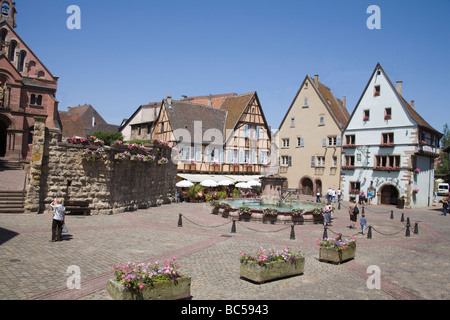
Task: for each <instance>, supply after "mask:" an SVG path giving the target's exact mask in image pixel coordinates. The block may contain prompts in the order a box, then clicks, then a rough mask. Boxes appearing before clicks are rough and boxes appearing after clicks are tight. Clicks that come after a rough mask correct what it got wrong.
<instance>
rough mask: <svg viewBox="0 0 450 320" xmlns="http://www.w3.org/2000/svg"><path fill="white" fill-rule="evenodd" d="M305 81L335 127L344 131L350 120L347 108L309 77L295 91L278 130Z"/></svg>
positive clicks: (330, 92)
mask: <svg viewBox="0 0 450 320" xmlns="http://www.w3.org/2000/svg"><path fill="white" fill-rule="evenodd" d="M306 81H308V82H309V84H310V85H311V86H312V87H313V88H314V90H315V91H316V93H317V95H318V96H319V98H320V100H321V101H322V103H323V104H324V106H325V108H326V109H327V110H328V113H329V114H330V115H331V117H332V118H333V120H334V121H335V123H336V125H337V126H338V127H339V128H340V130H341V131H342V130H344V128H345V127H346V126H347V123H348V121H349V119H350V113H349V112H348V110H347V108H346V107H345V106H344V103H343V102H342V100H340V99H337V98H336V97H335V96H334V94H333V92H332V91H331V90H330V88H328V87H327V86H325V85H324V84H323V83H321V82H320V81H318V85H317V84H316V81H315V79H313V78H311V77H310V76H309V75H306V76H305V79H304V80H303V82H302V84H301V86H300V88H299V89H298V91H297V94H296V95H295V97H294V99H293V100H292V103H291V105H290V106H289V109H288V111H287V112H286V114H285V115H284V118H283V120H282V121H281V124H280V126H279V128H281V127H282V126H283V124H284V121H285V120H286V118H287V116H288V114H289V112H290V111H291V109H292V107H293V106H294V103H295V101H296V100H297V98H298V95H299V94H300V92H301V91H302V89H303V87H304V85H305V82H306Z"/></svg>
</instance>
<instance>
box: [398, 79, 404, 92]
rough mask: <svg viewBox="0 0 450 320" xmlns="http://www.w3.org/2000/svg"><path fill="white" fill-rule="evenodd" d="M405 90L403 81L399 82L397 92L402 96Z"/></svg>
mask: <svg viewBox="0 0 450 320" xmlns="http://www.w3.org/2000/svg"><path fill="white" fill-rule="evenodd" d="M402 89H403V81H397V92H398V94H399V95H402V91H403V90H402Z"/></svg>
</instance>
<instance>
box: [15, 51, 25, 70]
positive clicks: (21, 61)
mask: <svg viewBox="0 0 450 320" xmlns="http://www.w3.org/2000/svg"><path fill="white" fill-rule="evenodd" d="M26 57H27V52H26V51H20V55H19V61H18V62H17V69H18V70H19V72H23V70H24V66H25V58H26Z"/></svg>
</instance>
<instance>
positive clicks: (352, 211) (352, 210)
mask: <svg viewBox="0 0 450 320" xmlns="http://www.w3.org/2000/svg"><path fill="white" fill-rule="evenodd" d="M358 213H359V209H358V205H357V204H356V200H355V199H352V200H351V203H350V205H349V207H348V214H349V216H350V226H349V228H350V229H355V225H356V221H357V220H358Z"/></svg>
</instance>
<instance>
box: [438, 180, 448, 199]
mask: <svg viewBox="0 0 450 320" xmlns="http://www.w3.org/2000/svg"><path fill="white" fill-rule="evenodd" d="M437 193H438V196H448V195H449V184H448V183H439V184H438V187H437Z"/></svg>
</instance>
